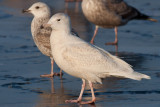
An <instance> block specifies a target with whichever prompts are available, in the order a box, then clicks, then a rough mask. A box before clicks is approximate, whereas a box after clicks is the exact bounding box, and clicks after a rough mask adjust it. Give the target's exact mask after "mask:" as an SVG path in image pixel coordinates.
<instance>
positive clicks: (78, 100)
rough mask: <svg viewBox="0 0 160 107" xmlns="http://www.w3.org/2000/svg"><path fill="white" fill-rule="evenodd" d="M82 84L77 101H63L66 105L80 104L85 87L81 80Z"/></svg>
mask: <svg viewBox="0 0 160 107" xmlns="http://www.w3.org/2000/svg"><path fill="white" fill-rule="evenodd" d="M82 82H83V83H82V88H81V92H80V95H79V97H78V99H77V100H66V101H65V102H66V103H79V102H81V100H82V95H83V92H84V89H85V86H86V82H85V80H83V79H82Z"/></svg>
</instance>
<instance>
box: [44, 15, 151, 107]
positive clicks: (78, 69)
mask: <svg viewBox="0 0 160 107" xmlns="http://www.w3.org/2000/svg"><path fill="white" fill-rule="evenodd" d="M46 26H51V28H52V33H51V37H50V44H51V50H52V56H53V58H54V60H55V62H56V63H57V65H58V66H59V67H60V68H61V69H62V70H63V71H65V72H66V73H68V74H70V75H72V76H75V77H78V78H81V79H82V81H83V84H82V88H81V92H80V95H79V97H78V99H77V100H66V101H65V102H67V103H80V104H90V103H94V102H95V101H96V97H95V95H94V90H93V84H92V83H97V82H98V83H102V81H101V79H102V78H106V77H109V76H116V77H122V78H130V79H134V80H141V79H143V78H144V79H150V77H149V76H147V75H145V74H141V73H138V72H134V70H133V69H132V68H131V66H130V65H129V64H127V63H126V62H125V61H123V60H121V59H119V58H118V57H116V56H113V55H111V54H110V53H108V52H107V51H105V50H103V49H101V48H99V47H97V46H95V45H92V44H89V43H87V42H85V41H84V40H82V39H80V38H78V37H76V36H74V35H72V33H71V24H70V18H69V17H68V15H66V14H64V13H57V14H55V15H54V16H52V17H51V19H50V20H49V22H48V23H47V25H46ZM86 80H87V81H88V82H89V86H90V88H91V93H92V100H91V101H88V102H82V101H81V100H82V95H83V92H84V89H85V86H86V82H85V81H86Z"/></svg>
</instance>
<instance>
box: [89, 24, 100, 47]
mask: <svg viewBox="0 0 160 107" xmlns="http://www.w3.org/2000/svg"><path fill="white" fill-rule="evenodd" d="M97 32H98V26H96V28H95V30H94V35H93V37H92V39H91V41H90V43H91V44H94V39H95V37H96V35H97Z"/></svg>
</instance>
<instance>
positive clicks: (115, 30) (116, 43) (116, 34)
mask: <svg viewBox="0 0 160 107" xmlns="http://www.w3.org/2000/svg"><path fill="white" fill-rule="evenodd" d="M114 32H115V41H114V42H110V43H106V45H118V28H117V27H115V28H114Z"/></svg>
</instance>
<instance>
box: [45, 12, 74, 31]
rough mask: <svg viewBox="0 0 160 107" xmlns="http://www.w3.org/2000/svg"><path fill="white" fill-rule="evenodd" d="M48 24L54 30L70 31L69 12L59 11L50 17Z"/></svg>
mask: <svg viewBox="0 0 160 107" xmlns="http://www.w3.org/2000/svg"><path fill="white" fill-rule="evenodd" d="M47 26H48V27H51V28H52V29H53V30H59V31H66V32H70V28H71V26H70V18H69V16H68V15H67V14H64V13H57V14H55V15H53V16H52V17H51V18H50V20H49V21H48V23H47Z"/></svg>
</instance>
